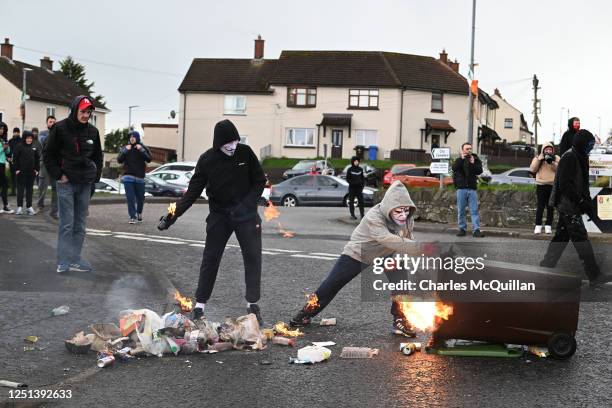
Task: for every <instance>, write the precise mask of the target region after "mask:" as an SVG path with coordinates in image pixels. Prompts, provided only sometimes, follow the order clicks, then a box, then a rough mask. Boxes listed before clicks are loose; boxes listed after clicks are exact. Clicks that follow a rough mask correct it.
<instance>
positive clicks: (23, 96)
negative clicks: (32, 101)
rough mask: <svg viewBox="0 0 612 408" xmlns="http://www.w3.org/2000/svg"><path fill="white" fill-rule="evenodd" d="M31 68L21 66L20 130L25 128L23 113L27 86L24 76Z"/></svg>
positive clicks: (24, 111) (24, 112)
mask: <svg viewBox="0 0 612 408" xmlns="http://www.w3.org/2000/svg"><path fill="white" fill-rule="evenodd" d="M31 70H32V68H25V67H24V68H23V88H22V90H21V109H22V110H21V132H22V133H23V131H24V130H25V115H26V110H25V107H26V99H27V93H26V92H27V87H26V76H27V74H28V71H31Z"/></svg>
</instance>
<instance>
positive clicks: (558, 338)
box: [548, 333, 576, 360]
mask: <svg viewBox="0 0 612 408" xmlns="http://www.w3.org/2000/svg"><path fill="white" fill-rule="evenodd" d="M548 352H549V353H550V356H551V357H553V358H555V359H557V360H565V359H566V358H570V357H571V356H573V355H574V353H575V352H576V339H575V338H574V336H572V335H571V334H567V333H554V334H553V335H552V336H550V338H549V339H548Z"/></svg>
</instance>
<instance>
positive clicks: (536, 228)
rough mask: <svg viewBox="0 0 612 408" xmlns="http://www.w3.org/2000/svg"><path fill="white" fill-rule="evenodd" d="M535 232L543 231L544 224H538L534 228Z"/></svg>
mask: <svg viewBox="0 0 612 408" xmlns="http://www.w3.org/2000/svg"><path fill="white" fill-rule="evenodd" d="M533 233H534V234H541V233H542V226H541V225H536V226H535V229H534V230H533Z"/></svg>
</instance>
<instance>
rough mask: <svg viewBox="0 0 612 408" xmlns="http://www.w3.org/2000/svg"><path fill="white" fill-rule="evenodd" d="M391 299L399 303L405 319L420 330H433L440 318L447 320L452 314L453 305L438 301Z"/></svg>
mask: <svg viewBox="0 0 612 408" xmlns="http://www.w3.org/2000/svg"><path fill="white" fill-rule="evenodd" d="M393 301H394V302H398V303H399V310H401V311H402V313H403V315H404V317H405V318H406V320H408V321H409V322H410V324H411V325H412V326H414V328H415V329H417V330H420V331H433V330H435V329H436V328H437V327H438V325H439V324H440V323H441V322H442V320H448V319H449V317H450V316H451V315H452V314H453V307H452V306H451V305H447V304H445V303H443V302H440V301H436V302H410V301H401V300H397V299H394V300H393Z"/></svg>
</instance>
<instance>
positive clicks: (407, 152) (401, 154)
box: [391, 149, 431, 163]
mask: <svg viewBox="0 0 612 408" xmlns="http://www.w3.org/2000/svg"><path fill="white" fill-rule="evenodd" d="M391 160H396V161H403V162H406V163H429V162H430V161H431V155H430V154H429V153H427V152H425V150H416V149H395V150H391Z"/></svg>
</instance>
